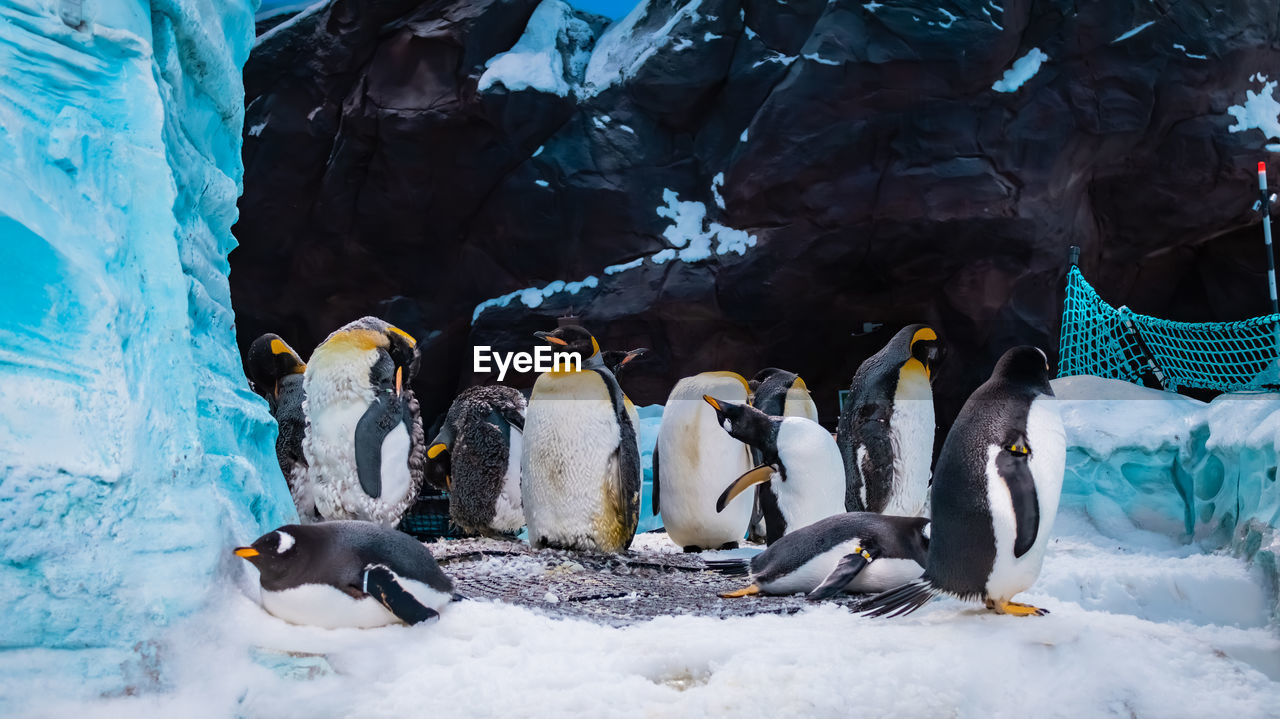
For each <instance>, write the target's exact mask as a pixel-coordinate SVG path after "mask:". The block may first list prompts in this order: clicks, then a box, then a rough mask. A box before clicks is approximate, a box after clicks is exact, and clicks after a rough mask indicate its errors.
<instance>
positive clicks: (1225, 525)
mask: <svg viewBox="0 0 1280 719" xmlns="http://www.w3.org/2000/svg"><path fill="white" fill-rule="evenodd" d="M1054 389H1055V392H1056V393H1057V395H1058V396H1059V398H1060V399H1061V404H1060V406H1061V408H1062V413H1063V420H1064V423H1065V425H1066V428H1067V444H1068V450H1067V475H1066V478H1065V481H1064V483H1063V490H1062V492H1063V496H1062V505H1063V507H1075V508H1079V509H1082V510H1084V511H1085V512H1087V514H1088V515H1089V516H1090V518H1091V519H1092V520H1093V521H1094V523H1095V524H1097V526H1098V527H1099V528H1100V529H1101V530H1102V531H1103V532H1105V533H1107V534H1110V535H1112V536H1126V535H1128V534H1130V533H1132V531H1133V530H1135V529H1137V530H1142V531H1147V532H1152V533H1156V534H1158V535H1163V536H1167V537H1173V538H1176V539H1178V540H1180V541H1192V542H1194V543H1196V544H1197V545H1198V546H1200V547H1203V548H1205V549H1209V550H1212V549H1220V548H1227V549H1231V550H1234V551H1236V552H1237V553H1239V554H1241V555H1242V556H1244V557H1246V558H1248V559H1252V560H1254V561H1255V562H1258V563H1260V564H1261V565H1262V566H1263V567H1264V569H1265V570H1266V571H1267V572H1268V575H1269V577H1270V581H1271V583H1272V585H1273V590H1274V589H1275V588H1276V587H1275V586H1274V585H1275V582H1276V567H1277V562H1276V560H1277V557H1278V556H1280V537H1277V535H1276V532H1275V528H1276V527H1277V526H1280V484H1277V482H1276V465H1277V458H1278V457H1280V395H1276V394H1228V395H1220V396H1218V397H1216V398H1214V400H1213V401H1211V402H1208V403H1204V402H1199V401H1196V400H1193V399H1189V398H1186V397H1181V396H1178V395H1174V394H1170V393H1167V392H1160V391H1158V390H1152V389H1146V388H1143V387H1136V386H1134V385H1130V384H1127V383H1125V382H1119V381H1115V380H1105V379H1099V378H1096V377H1067V378H1064V379H1058V380H1054ZM1273 611H1276V610H1275V609H1273Z"/></svg>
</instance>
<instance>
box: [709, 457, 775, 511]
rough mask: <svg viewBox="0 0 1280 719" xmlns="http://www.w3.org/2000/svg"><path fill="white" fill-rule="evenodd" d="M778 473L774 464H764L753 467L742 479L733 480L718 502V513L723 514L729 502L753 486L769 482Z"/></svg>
mask: <svg viewBox="0 0 1280 719" xmlns="http://www.w3.org/2000/svg"><path fill="white" fill-rule="evenodd" d="M776 471H778V470H777V468H776V467H774V466H773V465H772V464H762V465H760V466H758V467H752V468H751V469H748V470H747V471H746V472H744V473H743V474H742V476H741V477H738V478H737V479H735V480H733V482H732V483H731V484H730V485H729V486H728V487H725V490H724V492H722V493H721V494H720V498H719V499H717V500H716V511H717V512H723V511H724V508H725V507H727V506H729V502H731V501H733V498H734V497H736V496H738V495H739V494H742V492H743V491H745V490H746V489H747V487H750V486H751V485H753V484H762V483H764V482H768V481H769V479H770V478H772V477H773V473H774V472H776Z"/></svg>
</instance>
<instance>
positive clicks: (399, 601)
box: [364, 564, 440, 624]
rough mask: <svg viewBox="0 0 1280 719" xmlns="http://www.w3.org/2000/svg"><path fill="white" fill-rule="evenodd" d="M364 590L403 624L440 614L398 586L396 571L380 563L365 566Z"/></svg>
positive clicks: (417, 622)
mask: <svg viewBox="0 0 1280 719" xmlns="http://www.w3.org/2000/svg"><path fill="white" fill-rule="evenodd" d="M364 591H365V593H366V594H368V595H369V596H371V597H373V598H374V599H376V600H378V603H379V604H381V605H382V606H384V607H386V608H387V611H388V612H391V613H392V614H394V615H396V617H397V618H399V619H400V621H402V622H404V623H405V624H419V623H421V622H425V621H427V620H429V619H435V618H437V617H439V616H440V614H439V612H437V611H436V610H434V609H432V608H431V607H428V606H424V605H423V604H422V602H419V601H418V599H417V598H416V597H414V596H413V595H412V594H410V593H409V591H408V590H406V589H405V588H404V587H402V586H400V582H399V581H397V577H396V573H395V572H393V571H391V570H390V569H387V568H386V567H384V566H383V565H381V564H375V565H372V566H370V567H367V568H365V570H364Z"/></svg>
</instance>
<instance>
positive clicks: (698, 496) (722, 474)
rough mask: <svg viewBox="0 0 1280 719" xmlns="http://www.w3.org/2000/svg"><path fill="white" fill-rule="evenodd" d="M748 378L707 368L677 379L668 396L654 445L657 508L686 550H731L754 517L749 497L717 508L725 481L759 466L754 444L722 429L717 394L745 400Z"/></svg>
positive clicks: (654, 480) (671, 532) (679, 543)
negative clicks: (712, 403) (711, 402)
mask: <svg viewBox="0 0 1280 719" xmlns="http://www.w3.org/2000/svg"><path fill="white" fill-rule="evenodd" d="M747 392H748V387H747V380H746V379H744V378H743V377H742V375H740V374H738V373H736V372H703V373H702V374H698V375H694V376H693V377H685V378H684V379H682V380H680V381H679V382H677V383H676V386H675V387H674V388H673V389H672V390H671V394H670V395H669V396H668V397H667V402H666V405H665V407H666V408H665V409H664V410H663V413H662V425H661V427H660V428H659V430H658V440H657V443H656V444H655V446H654V449H653V513H654V514H655V515H656V514H659V512H661V514H662V524H663V526H664V527H666V530H667V535H668V536H669V537H671V541H673V542H675V543H676V544H677V545H679V546H681V547H683V548H684V551H686V552H699V551H702V550H704V549H733V548H735V547H737V546H738V542H739V541H741V540H742V538H743V537H744V536H745V535H746V532H747V524H748V523H749V522H750V521H751V508H752V503H751V497H750V496H741V497H737V498H735V499H733V500H732V501H731V502H729V503H728V504H727V505H726V506H725V507H724V508H723V510H722V511H719V512H717V511H715V506H716V498H717V497H718V496H719V495H720V492H721V490H722V489H723V488H724V486H725V485H726V484H727V483H728V482H730V481H732V480H734V479H736V478H737V477H739V476H740V475H742V474H743V473H745V472H747V471H748V470H750V469H751V468H752V467H753V466H755V462H754V461H752V456H751V448H750V447H748V446H747V445H745V444H743V443H742V442H740V441H738V440H737V439H734V438H733V437H730V436H729V435H727V434H725V432H724V431H723V430H722V429H720V426H719V420H718V419H717V417H716V413H715V410H713V409H712V408H711V407H709V406H707V404H706V402H704V401H703V400H702V396H703V395H714V396H716V397H720V398H724V399H726V400H734V401H737V402H741V403H745V402H746V401H747Z"/></svg>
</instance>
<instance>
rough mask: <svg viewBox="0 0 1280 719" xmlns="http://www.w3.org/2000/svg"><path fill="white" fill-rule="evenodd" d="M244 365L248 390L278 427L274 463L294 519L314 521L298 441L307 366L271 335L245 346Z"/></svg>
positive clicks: (303, 420)
mask: <svg viewBox="0 0 1280 719" xmlns="http://www.w3.org/2000/svg"><path fill="white" fill-rule="evenodd" d="M246 364H247V369H248V372H249V384H250V386H252V387H253V391H255V392H257V393H258V394H260V395H262V398H263V399H265V400H267V407H268V408H269V409H270V410H271V416H272V417H275V420H276V425H277V426H278V427H279V432H278V433H277V434H276V461H278V462H279V463H280V471H281V472H282V473H283V474H284V478H285V481H286V482H287V483H288V485H289V494H290V495H291V496H292V497H293V503H294V505H295V506H296V507H297V508H298V516H299V517H301V518H302V520H303V521H308V522H309V521H314V520H316V519H318V518H319V516H318V515H317V514H316V500H315V498H314V497H313V496H311V491H312V485H311V479H310V477H309V476H308V471H309V470H308V467H307V458H306V455H305V454H304V453H303V451H302V439H303V437H304V436H306V431H307V418H306V417H305V416H304V415H303V413H302V401H303V400H304V399H306V396H307V395H306V392H305V391H304V390H303V386H302V385H303V373H304V372H306V370H307V365H306V363H305V362H303V361H302V358H301V357H299V356H298V353H297V352H294V351H293V348H292V347H290V346H289V345H288V344H287V343H286V342H285V341H284V340H282V339H280V336H279V335H275V334H271V333H267V334H265V335H262V336H261V337H259V338H258V339H256V340H254V341H253V344H251V345H249V358H248V362H247V363H246Z"/></svg>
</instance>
